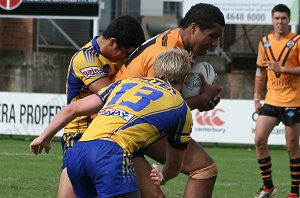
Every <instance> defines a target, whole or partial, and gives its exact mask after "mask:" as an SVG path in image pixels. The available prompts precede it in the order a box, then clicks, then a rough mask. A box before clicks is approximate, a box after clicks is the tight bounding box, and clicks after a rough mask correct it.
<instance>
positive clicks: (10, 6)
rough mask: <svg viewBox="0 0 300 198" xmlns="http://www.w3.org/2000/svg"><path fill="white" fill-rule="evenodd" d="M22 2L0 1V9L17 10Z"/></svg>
mask: <svg viewBox="0 0 300 198" xmlns="http://www.w3.org/2000/svg"><path fill="white" fill-rule="evenodd" d="M22 1H23V0H0V8H3V9H4V10H13V9H15V8H17V7H18V6H19V5H20V4H21V3H22Z"/></svg>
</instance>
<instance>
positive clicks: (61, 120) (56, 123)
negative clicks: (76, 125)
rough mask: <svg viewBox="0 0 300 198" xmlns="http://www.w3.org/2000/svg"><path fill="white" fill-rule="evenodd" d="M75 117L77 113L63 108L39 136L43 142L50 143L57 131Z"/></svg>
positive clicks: (68, 108)
mask: <svg viewBox="0 0 300 198" xmlns="http://www.w3.org/2000/svg"><path fill="white" fill-rule="evenodd" d="M77 116H78V114H77V112H76V111H74V110H72V108H71V107H70V106H66V107H64V108H63V109H62V110H61V111H59V112H58V113H57V114H56V115H55V116H54V118H53V119H52V121H51V122H50V123H49V125H48V126H47V128H46V129H45V130H44V132H43V133H42V134H41V135H40V136H41V137H42V138H43V139H45V140H48V141H51V139H52V138H53V137H54V136H55V135H56V134H57V133H58V131H60V130H61V129H62V128H63V127H65V126H66V125H67V124H68V123H69V122H71V121H72V120H73V119H75V118H76V117H77Z"/></svg>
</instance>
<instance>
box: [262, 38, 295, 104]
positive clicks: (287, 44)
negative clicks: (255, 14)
mask: <svg viewBox="0 0 300 198" xmlns="http://www.w3.org/2000/svg"><path fill="white" fill-rule="evenodd" d="M299 39H300V35H297V34H295V33H289V34H288V35H286V36H285V37H283V38H281V39H280V40H276V39H275V37H274V35H273V33H271V34H269V35H267V36H265V37H263V38H262V40H261V42H260V43H259V47H258V57H257V61H256V64H257V66H258V67H260V68H262V69H263V68H265V66H264V64H263V62H264V61H267V60H270V61H276V62H279V63H280V65H282V66H283V67H299V66H300V42H299ZM267 78H268V82H267V93H266V98H265V101H264V102H265V103H266V104H270V105H273V106H279V107H299V106H300V97H299V96H300V77H299V76H296V75H290V74H284V73H275V72H274V71H271V70H268V72H267Z"/></svg>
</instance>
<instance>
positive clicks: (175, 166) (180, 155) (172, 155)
mask: <svg viewBox="0 0 300 198" xmlns="http://www.w3.org/2000/svg"><path fill="white" fill-rule="evenodd" d="M185 153H186V150H181V149H176V148H174V147H172V146H170V145H169V144H168V145H167V150H166V163H165V164H164V166H163V168H162V171H161V172H162V175H163V180H162V184H164V183H166V182H167V181H169V180H170V179H173V178H174V177H176V176H177V175H178V174H179V173H180V171H181V169H182V164H183V159H184V156H185Z"/></svg>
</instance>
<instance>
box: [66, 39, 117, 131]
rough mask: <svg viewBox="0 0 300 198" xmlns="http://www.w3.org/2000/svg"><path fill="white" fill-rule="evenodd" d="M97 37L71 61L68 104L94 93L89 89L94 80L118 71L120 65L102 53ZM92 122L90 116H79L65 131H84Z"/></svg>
mask: <svg viewBox="0 0 300 198" xmlns="http://www.w3.org/2000/svg"><path fill="white" fill-rule="evenodd" d="M96 39H97V37H95V38H94V39H92V40H91V41H90V42H89V43H87V44H86V45H85V46H83V47H82V48H81V49H80V50H79V51H78V52H77V53H76V54H75V55H74V56H73V57H72V59H71V61H70V65H69V68H68V75H67V82H66V95H67V104H70V103H71V102H75V101H77V100H79V99H81V98H84V97H86V96H89V95H91V94H93V92H92V91H91V90H90V89H89V86H90V85H91V84H92V83H93V82H95V81H97V80H100V79H101V78H104V77H109V78H112V76H114V75H115V74H116V72H117V67H118V65H117V64H116V63H113V62H111V61H110V60H109V59H107V58H105V57H104V56H103V55H102V54H101V52H100V49H99V46H98V44H97V41H96ZM90 122H91V119H90V117H87V116H81V117H78V118H76V119H74V120H73V121H72V122H70V123H69V124H68V125H67V126H66V127H65V128H64V132H65V133H70V132H73V133H83V132H84V131H85V130H86V128H87V127H88V125H89V123H90Z"/></svg>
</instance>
